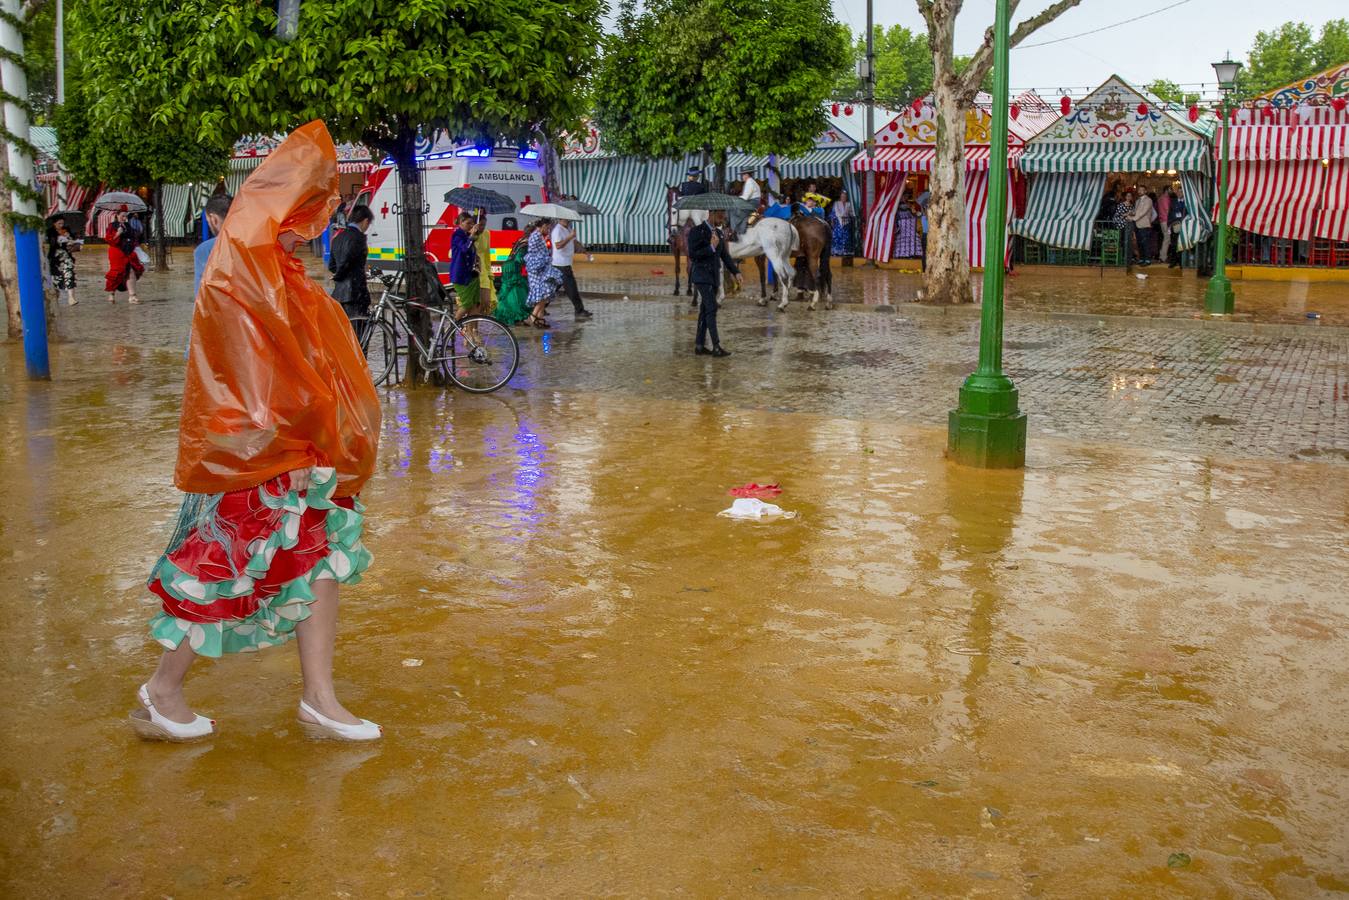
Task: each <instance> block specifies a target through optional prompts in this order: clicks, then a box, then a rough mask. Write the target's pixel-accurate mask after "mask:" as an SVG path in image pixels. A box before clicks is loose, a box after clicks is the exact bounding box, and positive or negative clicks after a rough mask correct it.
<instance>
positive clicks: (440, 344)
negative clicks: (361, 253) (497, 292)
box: [351, 272, 520, 394]
mask: <svg viewBox="0 0 1349 900" xmlns="http://www.w3.org/2000/svg"><path fill="white" fill-rule="evenodd" d="M379 279H380V281H382V282H383V283H384V293H382V294H381V295H380V298H379V300H378V301H377V302H376V303H375V304H374V305H373V306H372V307H370V312H369V313H368V314H367V315H364V316H353V317H352V319H351V326H352V328H353V329H354V330H355V332H356V339H357V341H358V342H359V343H360V346H361V351H362V352H363V353H365V358H366V362H367V363H368V364H369V365H370V376H371V378H372V379H373V380H374V382H375V384H376V386H378V385H382V384H384V383H386V382H388V383H390V384H397V383H398V382H399V381H401V380H402V379H403V373H404V371H405V366H406V364H407V355H408V353H409V352H410V351H411V347H413V346H415V347H416V349H417V353H418V355H419V356H420V357H421V363H422V368H423V369H425V370H427V371H428V372H430V371H439V372H441V373H442V374H443V375H444V376H445V377H446V378H448V379H449V380H450V381H452V382H454V383H455V384H456V385H458V386H459V387H460V388H462V389H463V390H465V391H468V392H469V393H471V394H490V393H491V392H492V391H495V390H498V389H499V388H501V387H502V386H503V385H505V384H506V382H508V381H510V380H511V378H513V377H514V376H515V372H516V370H517V369H518V368H519V367H520V345H519V343H518V342H517V341H516V339H515V335H514V334H512V333H511V330H510V329H509V328H507V327H506V326H505V325H503V324H502V323H500V322H498V321H497V320H496V319H494V318H492V317H491V316H480V315H474V316H464V317H463V318H462V319H455V318H454V316H453V315H451V314H450V312H449V311H448V310H446V309H445V308H444V307H442V306H432V305H429V304H426V303H420V302H418V301H416V300H412V299H409V298H407V297H404V296H401V295H399V294H396V293H395V292H394V287H395V285H396V284H397V283H398V280H399V277H398V276H394V275H391V274H389V273H387V272H386V273H381V274H380V275H379ZM409 309H417V310H422V311H423V312H425V313H427V314H428V315H429V316H431V318H432V328H431V337H430V340H429V341H428V342H427V343H425V344H423V343H422V340H421V338H420V337H418V336H417V333H416V332H415V331H414V330H413V329H412V326H411V324H410V322H409V321H408V310H409ZM391 379H392V380H391Z"/></svg>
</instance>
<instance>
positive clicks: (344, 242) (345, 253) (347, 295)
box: [328, 204, 375, 339]
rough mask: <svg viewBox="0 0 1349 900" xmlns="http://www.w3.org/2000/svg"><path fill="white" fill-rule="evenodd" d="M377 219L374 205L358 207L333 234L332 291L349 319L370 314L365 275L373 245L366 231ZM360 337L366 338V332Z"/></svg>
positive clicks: (330, 257)
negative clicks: (372, 208)
mask: <svg viewBox="0 0 1349 900" xmlns="http://www.w3.org/2000/svg"><path fill="white" fill-rule="evenodd" d="M374 221H375V214H374V213H373V212H372V211H371V209H370V207H368V206H365V205H363V204H362V205H360V206H356V207H354V208H353V209H352V210H351V215H349V216H347V223H346V224H345V225H344V226H342V228H341V230H340V231H338V232H337V233H336V234H334V235H333V237H332V245H331V252H330V253H329V256H328V271H329V272H332V273H333V289H332V291H331V293H332V297H333V299H334V300H336V301H337V302H338V303H340V304H342V310H343V311H344V312H345V313H346V314H347V318H348V319H355V318H356V317H357V316H365V315H368V314H369V313H370V285H369V283H368V282H367V281H366V277H365V267H366V259H367V257H368V256H369V254H370V244H369V241H368V240H366V237H365V233H366V232H367V231H369V230H370V224H371V223H372V222H374ZM329 227H331V226H329ZM356 337H357V338H358V339H364V335H359V334H358V335H356Z"/></svg>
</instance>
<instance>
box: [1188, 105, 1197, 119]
mask: <svg viewBox="0 0 1349 900" xmlns="http://www.w3.org/2000/svg"><path fill="white" fill-rule="evenodd" d="M1190 121H1191V122H1198V121H1199V107H1197V106H1195V105H1194V104H1190Z"/></svg>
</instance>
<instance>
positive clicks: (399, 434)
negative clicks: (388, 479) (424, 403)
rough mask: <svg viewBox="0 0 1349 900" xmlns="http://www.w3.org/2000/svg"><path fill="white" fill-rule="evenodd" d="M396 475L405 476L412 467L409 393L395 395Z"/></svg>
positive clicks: (394, 438) (394, 440)
mask: <svg viewBox="0 0 1349 900" xmlns="http://www.w3.org/2000/svg"><path fill="white" fill-rule="evenodd" d="M394 406H395V408H394V414H393V431H394V435H393V442H394V474H395V475H398V476H403V475H406V474H407V473H408V469H409V468H410V467H411V466H412V419H411V417H410V416H408V398H407V393H406V392H403V391H399V392H398V393H396V394H394Z"/></svg>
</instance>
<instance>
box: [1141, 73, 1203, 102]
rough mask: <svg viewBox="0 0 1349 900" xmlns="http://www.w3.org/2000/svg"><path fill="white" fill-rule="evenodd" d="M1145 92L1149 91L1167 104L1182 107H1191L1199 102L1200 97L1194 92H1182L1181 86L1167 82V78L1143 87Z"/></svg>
mask: <svg viewBox="0 0 1349 900" xmlns="http://www.w3.org/2000/svg"><path fill="white" fill-rule="evenodd" d="M1143 90H1145V91H1147V92H1148V93H1149V94H1151V95H1152V96H1154V97H1156V98H1157V99H1158V100H1164V101H1166V102H1167V103H1178V104H1180V105H1182V106H1190V105H1192V104H1195V103H1198V102H1199V95H1198V94H1197V93H1195V92H1193V91H1189V92H1186V91H1182V90H1181V89H1180V85H1178V84H1176V83H1175V82H1174V81H1167V80H1166V79H1165V78H1158V79H1156V80H1155V81H1150V82H1148V83H1147V84H1145V85H1143Z"/></svg>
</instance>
